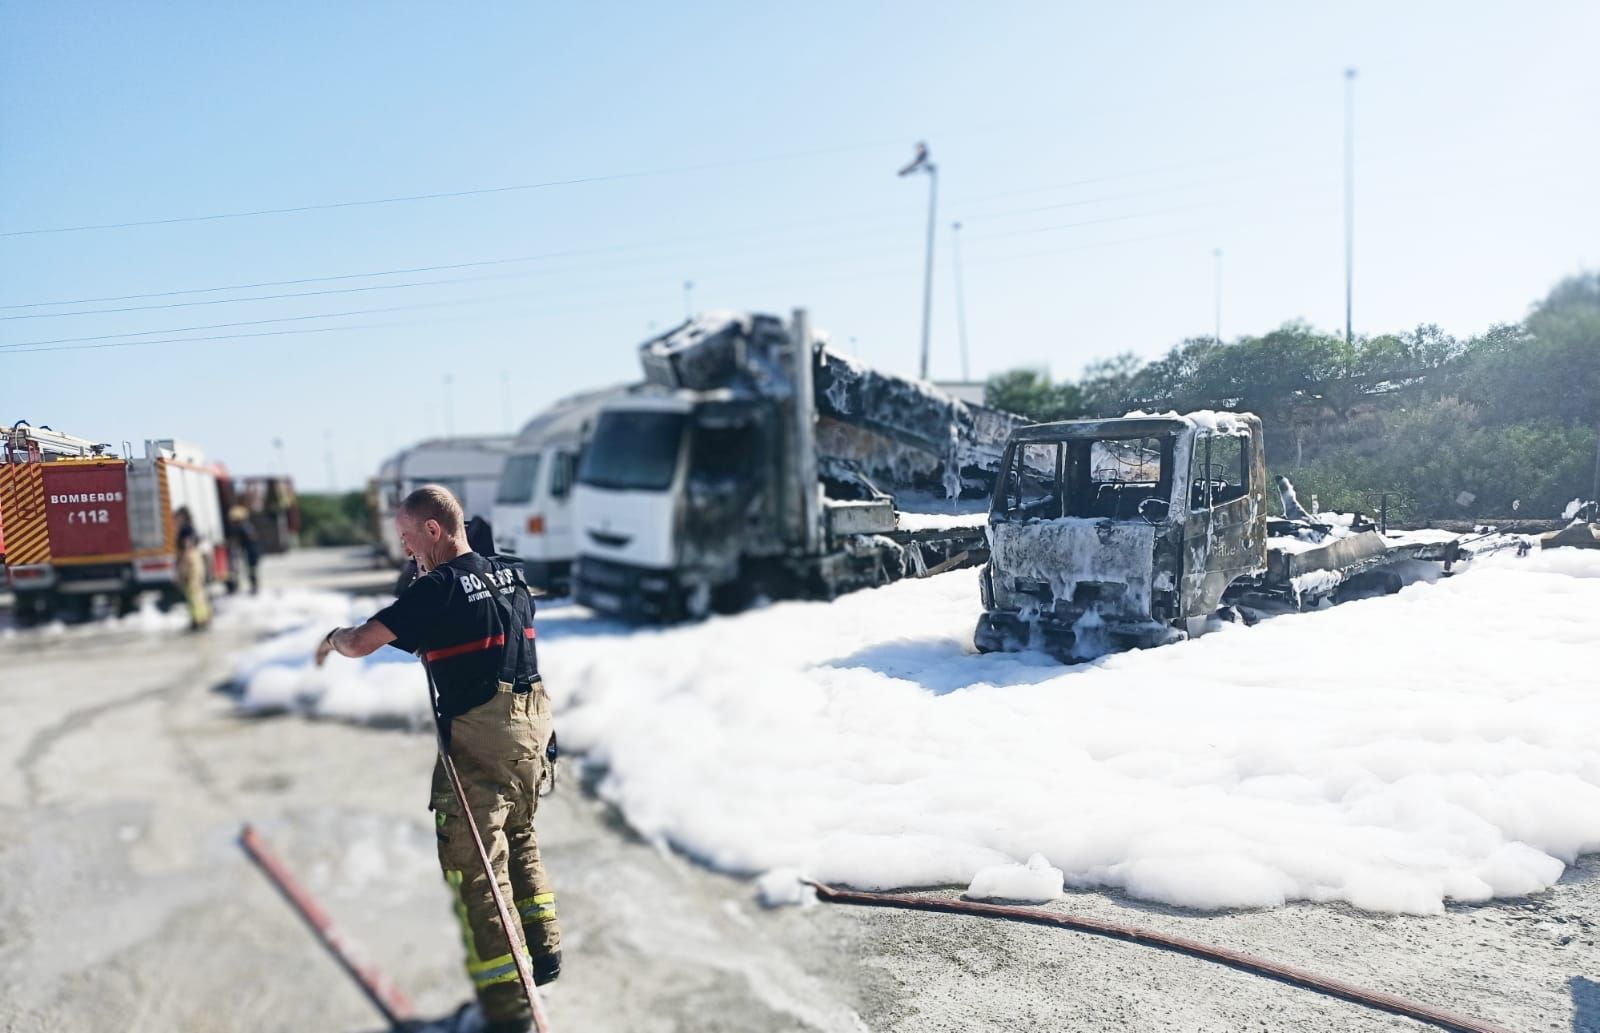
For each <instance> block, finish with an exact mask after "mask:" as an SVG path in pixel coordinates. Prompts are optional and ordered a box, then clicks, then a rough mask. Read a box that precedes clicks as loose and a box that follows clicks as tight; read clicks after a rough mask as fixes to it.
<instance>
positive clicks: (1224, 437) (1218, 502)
mask: <svg viewBox="0 0 1600 1033" xmlns="http://www.w3.org/2000/svg"><path fill="white" fill-rule="evenodd" d="M1248 443H1249V439H1248V438H1246V437H1245V436H1244V435H1242V434H1220V435H1217V436H1215V437H1213V438H1212V439H1211V464H1210V471H1211V478H1212V481H1211V504H1212V505H1213V506H1222V505H1226V504H1227V503H1229V502H1232V501H1234V500H1235V499H1242V498H1244V496H1245V494H1246V492H1247V491H1248V485H1249V483H1250V476H1249V466H1248V465H1247V462H1248V459H1249V448H1248Z"/></svg>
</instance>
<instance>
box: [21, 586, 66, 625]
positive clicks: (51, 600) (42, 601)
mask: <svg viewBox="0 0 1600 1033" xmlns="http://www.w3.org/2000/svg"><path fill="white" fill-rule="evenodd" d="M55 608H56V603H55V593H54V592H18V593H17V601H16V620H17V627H19V628H31V627H34V626H36V625H39V624H43V623H44V622H45V621H47V620H49V619H50V614H51V613H52V612H54V610H55Z"/></svg>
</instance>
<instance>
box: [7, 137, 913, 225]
mask: <svg viewBox="0 0 1600 1033" xmlns="http://www.w3.org/2000/svg"><path fill="white" fill-rule="evenodd" d="M883 146H887V143H886V142H885V141H877V142H874V143H858V144H843V145H839V146H835V147H819V148H813V149H810V150H804V151H790V152H787V153H784V154H771V155H764V156H761V157H755V158H733V159H729V160H727V161H714V162H701V163H698V164H694V165H676V166H667V167H664V168H658V169H640V170H636V171H632V172H613V173H608V174H605V175H598V176H575V177H573V178H571V179H550V180H543V181H541V182H537V183H513V184H509V185H506V186H496V187H477V188H473V189H468V190H441V191H437V192H434V193H427V194H399V195H396V196H393V197H373V198H363V199H360V200H353V201H327V202H323V203H320V204H303V205H293V206H290V207H285V208H255V209H250V210H246V211H235V212H213V213H210V214H206V215H179V216H173V217H171V218H167V219H132V220H128V221H124V222H99V223H85V224H82V225H77V226H45V227H38V228H34V229H25V230H0V237H31V236H42V235H45V234H51V233H83V232H86V231H89V230H121V229H130V228H133V227H137V226H172V225H176V224H178V223H190V222H218V221H221V220H224V219H252V218H257V217H259V216H266V215H296V214H300V213H304V212H322V211H332V210H335V209H341V208H366V207H371V206H374V205H383V204H402V203H407V202H412V201H437V200H444V199H448V198H454V197H477V196H482V195H486V194H509V193H515V192H518V191H528V190H545V189H548V188H550V187H563V186H580V185H584V184H591V183H611V182H616V181H618V180H626V179H644V178H647V177H654V176H669V175H679V174H682V173H685V172H705V171H709V170H711V169H724V168H736V167H739V166H743V165H758V164H763V163H766V162H773V161H793V160H795V159H797V158H810V157H816V156H818V155H823V154H839V153H842V152H845V151H859V150H868V149H870V148H874V147H883Z"/></svg>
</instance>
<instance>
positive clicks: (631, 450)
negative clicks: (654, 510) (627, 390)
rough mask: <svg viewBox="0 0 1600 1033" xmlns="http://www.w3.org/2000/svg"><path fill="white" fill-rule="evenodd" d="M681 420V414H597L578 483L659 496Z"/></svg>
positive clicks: (673, 466)
mask: <svg viewBox="0 0 1600 1033" xmlns="http://www.w3.org/2000/svg"><path fill="white" fill-rule="evenodd" d="M686 426H687V420H686V419H685V417H684V414H683V413H676V412H640V411H636V410H630V411H620V412H608V413H602V414H601V416H600V421H599V423H598V424H597V425H596V426H595V431H594V440H592V441H591V442H589V447H588V448H587V449H586V450H585V451H584V454H583V466H582V467H581V468H580V469H579V470H578V483H579V484H587V485H589V486H590V487H594V488H610V489H612V490H615V491H660V490H661V489H663V488H665V487H666V486H667V485H669V484H671V483H672V476H673V474H674V473H675V472H676V471H677V468H678V452H679V450H680V446H681V445H682V443H683V432H684V429H685V427H686Z"/></svg>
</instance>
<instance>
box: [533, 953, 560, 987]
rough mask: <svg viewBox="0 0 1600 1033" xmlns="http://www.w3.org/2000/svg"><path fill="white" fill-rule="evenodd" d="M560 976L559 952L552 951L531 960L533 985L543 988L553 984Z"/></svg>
mask: <svg viewBox="0 0 1600 1033" xmlns="http://www.w3.org/2000/svg"><path fill="white" fill-rule="evenodd" d="M559 975H561V952H560V951H553V952H551V953H549V954H541V955H539V956H538V957H537V958H534V959H533V985H534V986H543V985H545V984H546V983H553V982H555V981H556V977H557V976H559Z"/></svg>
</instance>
